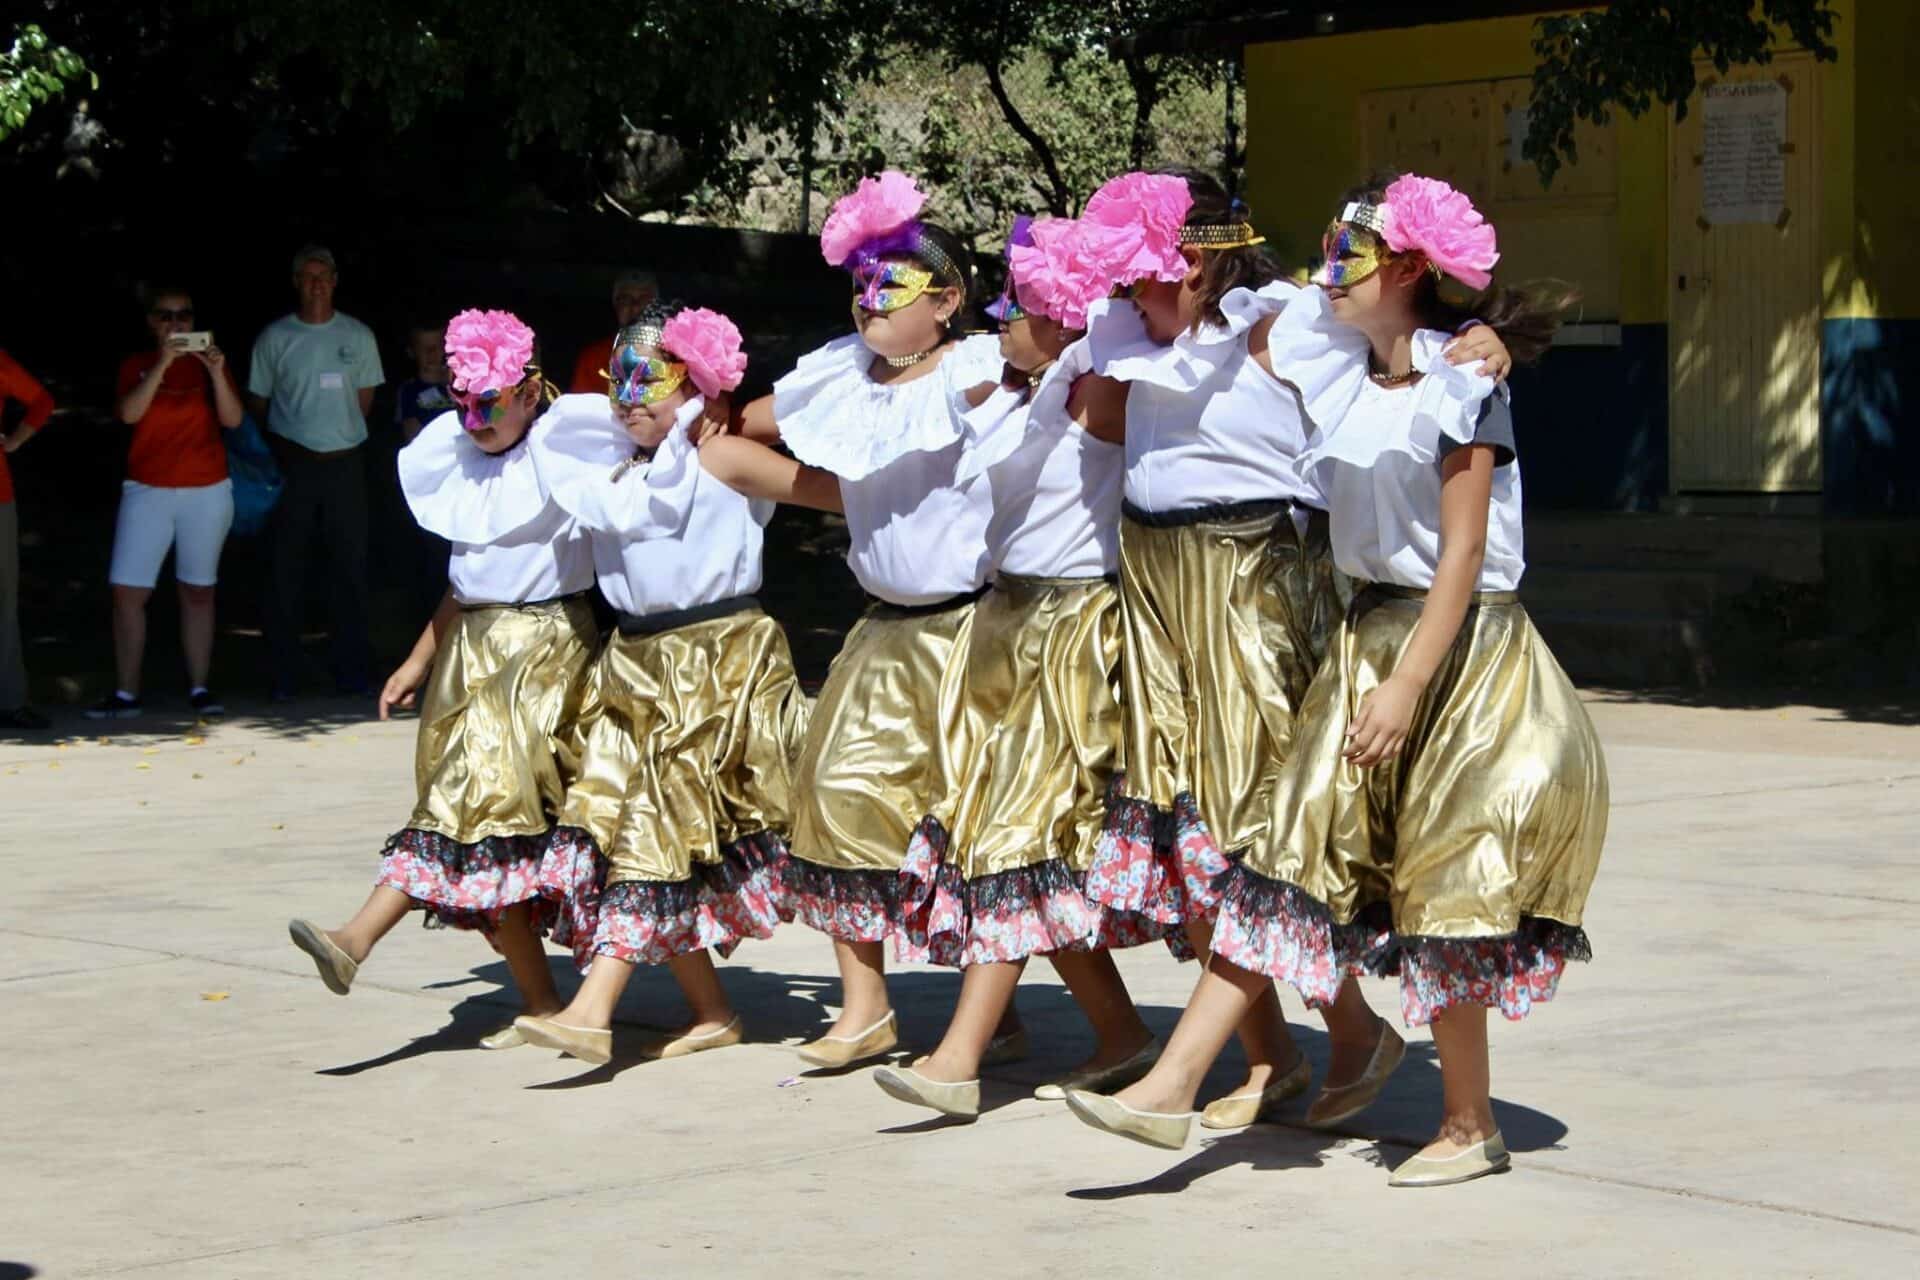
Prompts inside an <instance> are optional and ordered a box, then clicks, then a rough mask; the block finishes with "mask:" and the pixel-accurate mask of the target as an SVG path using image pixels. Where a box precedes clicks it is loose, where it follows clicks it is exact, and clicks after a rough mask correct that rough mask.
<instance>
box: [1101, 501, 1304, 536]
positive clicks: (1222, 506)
mask: <svg viewBox="0 0 1920 1280" xmlns="http://www.w3.org/2000/svg"><path fill="white" fill-rule="evenodd" d="M1295 507H1300V508H1301V509H1302V510H1304V511H1308V512H1311V511H1313V510H1315V508H1313V507H1308V506H1305V505H1304V504H1302V503H1298V502H1294V501H1291V500H1290V499H1287V498H1263V499H1261V500H1260V501H1258V502H1216V503H1214V504H1213V505H1211V506H1206V507H1182V508H1181V509H1180V510H1178V511H1146V510H1143V509H1142V508H1140V507H1136V506H1134V505H1133V504H1132V503H1131V502H1128V501H1126V500H1125V499H1124V498H1123V499H1121V501H1120V514H1121V515H1123V516H1125V517H1126V518H1127V519H1129V520H1131V521H1133V522H1134V523H1135V524H1140V525H1145V526H1147V527H1148V528H1149V529H1178V528H1181V527H1182V526H1184V525H1190V524H1214V523H1217V522H1219V521H1223V520H1251V519H1254V518H1255V517H1258V516H1277V515H1284V514H1286V513H1287V512H1289V511H1292V510H1293V509H1294V508H1295Z"/></svg>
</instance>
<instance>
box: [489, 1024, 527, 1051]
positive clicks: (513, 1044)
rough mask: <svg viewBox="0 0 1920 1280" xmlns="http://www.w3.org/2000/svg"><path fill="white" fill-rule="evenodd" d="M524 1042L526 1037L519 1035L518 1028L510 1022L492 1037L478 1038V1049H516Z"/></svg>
mask: <svg viewBox="0 0 1920 1280" xmlns="http://www.w3.org/2000/svg"><path fill="white" fill-rule="evenodd" d="M526 1042H527V1038H526V1036H525V1035H523V1034H521V1031H520V1028H518V1027H516V1026H514V1025H513V1024H512V1023H511V1022H509V1023H508V1024H507V1025H506V1026H504V1027H502V1028H500V1029H499V1030H498V1031H496V1032H494V1033H493V1034H492V1035H485V1036H481V1037H480V1047H481V1048H482V1049H518V1048H519V1047H520V1046H521V1045H523V1044H525V1043H526Z"/></svg>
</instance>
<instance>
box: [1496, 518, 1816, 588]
mask: <svg viewBox="0 0 1920 1280" xmlns="http://www.w3.org/2000/svg"><path fill="white" fill-rule="evenodd" d="M1824 538H1825V526H1824V523H1823V522H1822V521H1819V520H1807V519H1796V518H1792V517H1783V516H1698V515H1689V516H1678V515H1664V514H1662V515H1656V514H1644V513H1634V514H1618V515H1576V514H1563V513H1559V512H1542V513H1540V514H1538V515H1529V516H1528V518H1527V560H1528V562H1529V564H1532V565H1546V564H1555V565H1569V566H1582V565H1583V566H1588V567H1594V568H1621V567H1633V568H1641V569H1677V570H1687V571H1705V572H1712V573H1719V574H1723V575H1727V577H1728V579H1729V582H1730V584H1731V585H1732V586H1734V587H1735V589H1738V588H1740V587H1744V586H1746V585H1748V584H1750V583H1751V582H1752V581H1753V580H1754V579H1755V578H1760V577H1767V578H1776V579H1780V580H1783V581H1787V582H1818V581H1819V580H1820V578H1821V575H1822V572H1823V568H1822V563H1821V555H1822V549H1823V545H1824Z"/></svg>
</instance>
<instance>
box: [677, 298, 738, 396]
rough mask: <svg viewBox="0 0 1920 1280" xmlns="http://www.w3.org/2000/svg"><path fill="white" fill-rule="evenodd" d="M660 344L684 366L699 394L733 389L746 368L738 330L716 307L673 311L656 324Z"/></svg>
mask: <svg viewBox="0 0 1920 1280" xmlns="http://www.w3.org/2000/svg"><path fill="white" fill-rule="evenodd" d="M660 347H661V349H662V350H664V351H665V352H666V353H667V354H668V355H670V356H672V357H673V358H674V359H676V360H678V361H679V362H680V363H681V364H684V365H686V366H687V376H688V377H690V378H692V379H693V385H694V386H696V387H698V388H700V394H701V395H703V396H717V395H719V394H720V393H721V392H723V391H731V390H733V389H734V388H735V387H737V386H739V385H740V379H741V378H742V377H744V376H745V375H746V372H747V354H746V352H744V351H742V350H741V349H740V330H739V329H738V328H736V327H735V326H734V323H733V321H731V320H729V319H727V318H726V317H725V316H723V315H721V314H720V313H719V312H718V311H709V310H708V309H707V308H705V307H691V308H688V309H687V310H685V311H676V312H674V314H673V317H672V318H671V319H669V320H668V321H667V322H666V323H665V324H663V325H661V326H660Z"/></svg>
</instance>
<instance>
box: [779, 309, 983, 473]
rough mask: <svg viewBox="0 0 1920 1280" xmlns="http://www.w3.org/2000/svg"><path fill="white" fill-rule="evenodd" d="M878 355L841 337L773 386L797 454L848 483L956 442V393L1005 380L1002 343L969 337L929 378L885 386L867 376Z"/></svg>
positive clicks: (786, 436) (785, 435) (785, 433)
mask: <svg viewBox="0 0 1920 1280" xmlns="http://www.w3.org/2000/svg"><path fill="white" fill-rule="evenodd" d="M873 359H874V356H873V351H872V350H871V349H870V348H869V347H868V346H867V344H866V343H865V342H863V341H861V339H860V335H859V334H857V333H856V334H848V335H847V336H846V337H843V338H836V339H834V340H833V341H832V342H829V343H828V344H827V345H826V346H824V347H821V348H819V349H818V350H816V351H812V352H809V353H808V354H806V355H804V356H802V357H800V362H799V364H797V365H795V366H794V369H793V372H792V373H789V374H787V375H786V376H785V377H784V378H781V379H780V380H779V381H778V382H776V383H774V384H773V417H774V421H775V422H776V423H778V424H779V427H780V439H781V440H782V441H783V442H784V443H785V444H786V446H787V448H789V449H791V450H792V451H793V456H794V457H796V458H798V459H800V461H802V462H804V463H806V464H807V465H809V466H814V467H820V468H823V469H824V470H827V471H831V472H833V473H834V474H835V475H837V476H839V477H840V478H841V479H843V480H864V479H865V478H866V477H868V476H870V475H872V474H873V473H874V472H876V471H878V470H880V469H881V468H882V467H885V466H887V465H888V464H889V463H891V462H894V461H895V460H897V459H899V458H902V457H905V456H906V455H907V454H909V453H920V452H929V453H930V452H937V451H938V450H941V449H944V448H946V447H947V446H948V445H950V444H952V443H953V442H954V441H956V440H958V439H959V438H960V435H961V431H962V429H963V428H962V424H961V422H960V420H959V418H958V416H957V415H956V414H955V413H954V412H953V408H952V400H953V396H954V395H955V393H956V392H959V391H962V390H964V389H966V388H968V387H974V386H978V385H979V384H980V383H982V382H997V381H999V378H1000V369H1001V359H1000V340H999V338H998V337H997V336H995V335H993V334H976V335H975V336H973V337H970V338H964V339H962V340H961V341H960V342H959V343H957V344H956V345H955V346H954V347H953V349H952V350H950V351H948V352H947V353H946V354H945V355H944V356H942V357H941V358H940V365H939V367H938V368H937V369H935V370H934V372H932V373H931V374H928V375H926V376H924V377H920V378H915V379H914V380H913V381H911V382H899V383H891V384H883V383H878V382H875V381H874V380H873V378H872V376H871V375H870V374H869V373H868V369H869V368H870V367H871V366H872V364H873Z"/></svg>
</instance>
